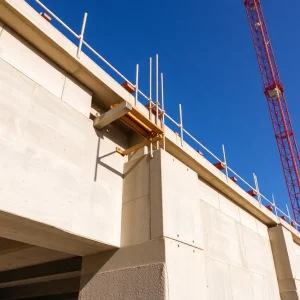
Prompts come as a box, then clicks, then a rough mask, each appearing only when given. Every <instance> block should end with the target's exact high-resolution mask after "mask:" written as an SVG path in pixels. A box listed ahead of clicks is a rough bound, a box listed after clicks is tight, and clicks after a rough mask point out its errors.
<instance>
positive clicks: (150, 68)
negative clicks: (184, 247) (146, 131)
mask: <svg viewBox="0 0 300 300" xmlns="http://www.w3.org/2000/svg"><path fill="white" fill-rule="evenodd" d="M149 71H150V80H149V119H150V121H151V116H152V114H151V113H152V57H150V65H149Z"/></svg>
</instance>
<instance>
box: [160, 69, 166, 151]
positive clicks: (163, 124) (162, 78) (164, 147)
mask: <svg viewBox="0 0 300 300" xmlns="http://www.w3.org/2000/svg"><path fill="white" fill-rule="evenodd" d="M160 81H161V109H162V116H161V123H162V130H163V135H164V136H163V149H164V150H166V137H165V96H164V74H163V73H161V79H160Z"/></svg>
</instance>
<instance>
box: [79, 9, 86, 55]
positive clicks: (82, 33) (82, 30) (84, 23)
mask: <svg viewBox="0 0 300 300" xmlns="http://www.w3.org/2000/svg"><path fill="white" fill-rule="evenodd" d="M87 16H88V14H87V13H85V14H84V16H83V22H82V27H81V33H80V36H79V46H78V49H77V58H80V55H81V49H82V43H83V36H84V31H85V26H86V20H87Z"/></svg>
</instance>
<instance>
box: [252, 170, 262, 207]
mask: <svg viewBox="0 0 300 300" xmlns="http://www.w3.org/2000/svg"><path fill="white" fill-rule="evenodd" d="M253 178H254V184H255V189H256V192H257V198H258V202H259V205H260V206H261V195H260V192H259V186H258V180H257V176H256V175H255V173H253Z"/></svg>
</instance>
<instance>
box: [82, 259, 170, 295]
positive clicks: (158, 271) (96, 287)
mask: <svg viewBox="0 0 300 300" xmlns="http://www.w3.org/2000/svg"><path fill="white" fill-rule="evenodd" d="M164 268H165V265H164V264H163V263H158V264H152V265H147V266H139V267H132V268H127V269H121V270H118V271H111V272H104V273H101V274H98V275H96V276H95V278H93V279H92V280H91V281H90V282H89V283H88V284H87V285H86V287H85V288H84V289H83V290H82V291H81V293H80V297H79V299H80V300H92V299H99V295H102V296H100V297H102V299H107V300H110V299H111V300H119V299H120V300H121V299H141V300H165V299H166V298H165V285H164V284H165V269H164ZM133 285H134V286H135V288H133Z"/></svg>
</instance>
